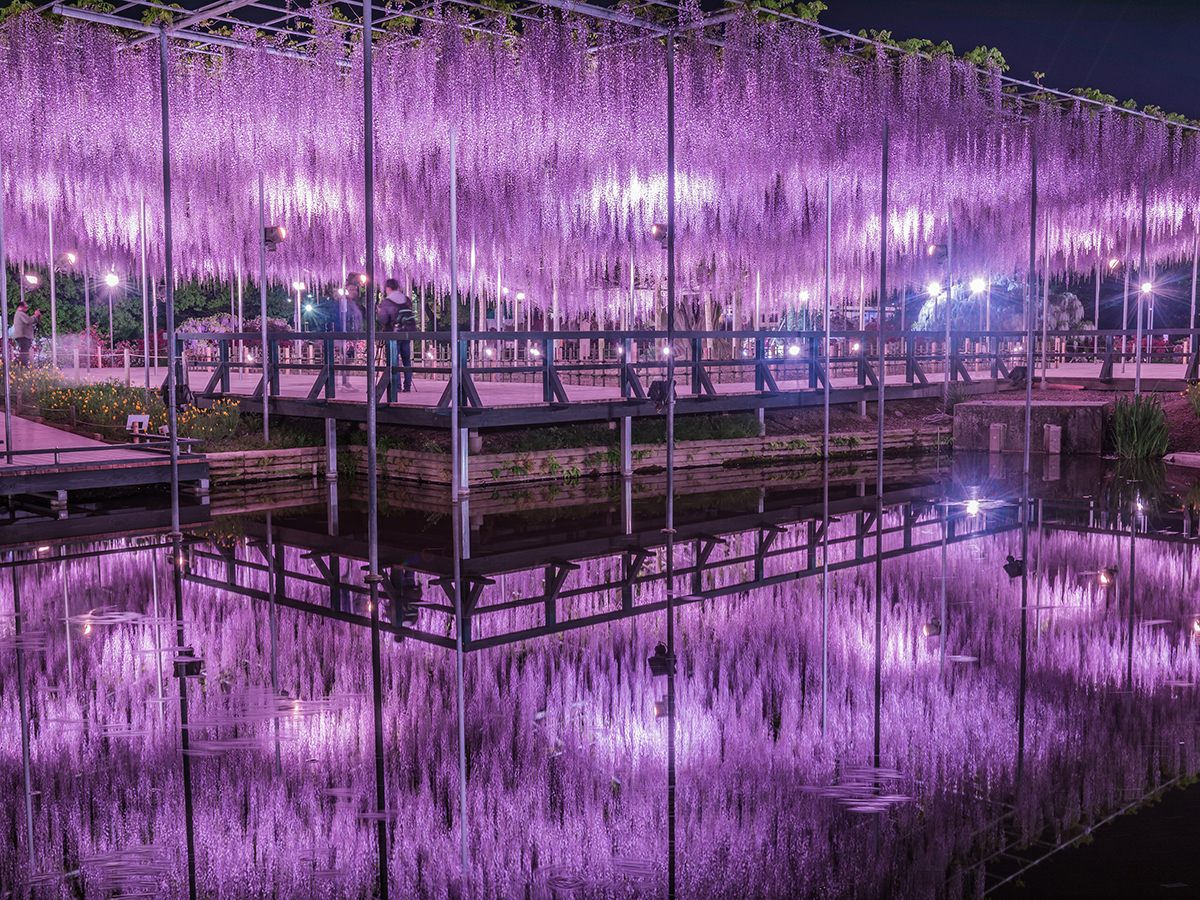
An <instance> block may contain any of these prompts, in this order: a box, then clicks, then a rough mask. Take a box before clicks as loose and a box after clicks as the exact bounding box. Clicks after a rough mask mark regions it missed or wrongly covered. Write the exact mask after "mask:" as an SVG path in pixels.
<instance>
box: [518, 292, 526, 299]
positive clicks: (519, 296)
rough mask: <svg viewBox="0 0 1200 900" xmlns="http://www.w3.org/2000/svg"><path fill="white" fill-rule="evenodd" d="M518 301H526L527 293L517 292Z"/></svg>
mask: <svg viewBox="0 0 1200 900" xmlns="http://www.w3.org/2000/svg"><path fill="white" fill-rule="evenodd" d="M517 299H518V300H524V299H525V292H524V291H517Z"/></svg>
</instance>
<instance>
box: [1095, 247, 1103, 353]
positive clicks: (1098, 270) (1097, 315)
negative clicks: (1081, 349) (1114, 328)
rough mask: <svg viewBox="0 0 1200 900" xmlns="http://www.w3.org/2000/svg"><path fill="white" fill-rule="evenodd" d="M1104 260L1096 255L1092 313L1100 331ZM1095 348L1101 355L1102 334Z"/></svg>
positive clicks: (1097, 338) (1097, 336)
mask: <svg viewBox="0 0 1200 900" xmlns="http://www.w3.org/2000/svg"><path fill="white" fill-rule="evenodd" d="M1102 262H1103V260H1102V259H1101V258H1100V257H1096V305H1095V309H1094V311H1093V313H1092V324H1093V325H1095V326H1096V331H1097V332H1098V331H1100V273H1101V272H1102V271H1104V270H1103V269H1102V268H1101V263H1102ZM1095 344H1096V346H1095V348H1094V350H1093V352H1094V354H1095V355H1096V356H1099V355H1100V335H1099V334H1097V335H1096V341H1095Z"/></svg>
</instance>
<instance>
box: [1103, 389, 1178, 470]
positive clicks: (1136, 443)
mask: <svg viewBox="0 0 1200 900" xmlns="http://www.w3.org/2000/svg"><path fill="white" fill-rule="evenodd" d="M1110 431H1111V435H1112V443H1113V450H1114V451H1115V452H1116V454H1117V456H1119V457H1122V458H1126V459H1155V458H1158V457H1160V456H1162V455H1163V454H1165V453H1166V452H1167V417H1166V415H1165V414H1164V413H1163V408H1162V401H1161V400H1160V399H1159V398H1158V397H1157V396H1156V395H1150V394H1141V395H1140V396H1134V397H1128V398H1127V397H1117V400H1116V405H1115V408H1114V409H1113V417H1112V426H1111V429H1110Z"/></svg>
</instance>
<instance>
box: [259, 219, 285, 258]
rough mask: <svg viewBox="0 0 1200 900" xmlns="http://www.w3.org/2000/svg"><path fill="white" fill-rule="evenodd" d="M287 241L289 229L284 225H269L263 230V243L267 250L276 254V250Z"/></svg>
mask: <svg viewBox="0 0 1200 900" xmlns="http://www.w3.org/2000/svg"><path fill="white" fill-rule="evenodd" d="M285 240H287V229H286V228H284V227H283V226H282V225H268V226H267V227H266V228H264V229H263V243H264V244H266V245H267V250H269V251H270V252H271V253H274V252H275V248H276V247H278V246H279V245H280V244H282V243H283V242H284V241H285Z"/></svg>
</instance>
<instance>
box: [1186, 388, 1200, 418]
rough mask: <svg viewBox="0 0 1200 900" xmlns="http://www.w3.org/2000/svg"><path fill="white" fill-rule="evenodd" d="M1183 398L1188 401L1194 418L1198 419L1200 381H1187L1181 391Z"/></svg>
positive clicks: (1199, 416)
mask: <svg viewBox="0 0 1200 900" xmlns="http://www.w3.org/2000/svg"><path fill="white" fill-rule="evenodd" d="M1183 399H1185V400H1186V401H1187V402H1188V406H1190V407H1191V408H1192V412H1193V413H1195V415H1196V418H1197V419H1200V381H1189V382H1188V386H1187V388H1186V389H1184V391H1183Z"/></svg>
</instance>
